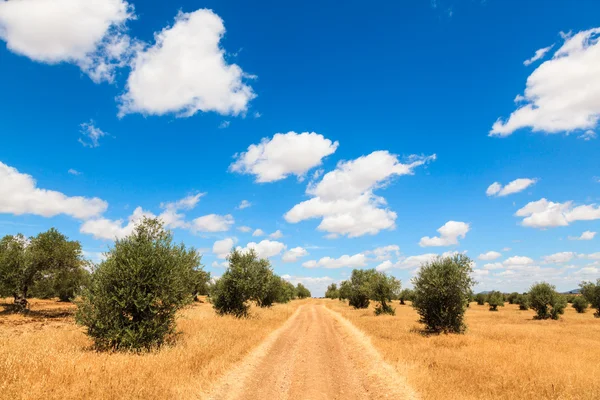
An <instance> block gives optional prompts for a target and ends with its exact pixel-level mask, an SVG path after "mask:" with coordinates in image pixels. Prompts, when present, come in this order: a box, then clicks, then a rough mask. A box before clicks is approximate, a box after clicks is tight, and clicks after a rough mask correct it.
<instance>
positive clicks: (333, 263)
mask: <svg viewBox="0 0 600 400" xmlns="http://www.w3.org/2000/svg"><path fill="white" fill-rule="evenodd" d="M367 262H368V260H367V256H365V255H364V254H362V253H358V254H355V255H353V256H349V255H343V256H341V257H339V258H331V257H323V258H321V259H320V260H319V261H316V260H310V261H307V262H305V263H302V266H303V267H304V268H344V267H347V268H361V267H365V266H366V265H367Z"/></svg>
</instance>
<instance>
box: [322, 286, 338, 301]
mask: <svg viewBox="0 0 600 400" xmlns="http://www.w3.org/2000/svg"><path fill="white" fill-rule="evenodd" d="M325 297H326V298H328V299H337V298H338V297H340V291H339V289H338V287H337V285H336V284H335V283H332V284H331V285H329V286H327V290H326V291H325Z"/></svg>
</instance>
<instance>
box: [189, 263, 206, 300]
mask: <svg viewBox="0 0 600 400" xmlns="http://www.w3.org/2000/svg"><path fill="white" fill-rule="evenodd" d="M199 262H201V259H200V260H199ZM209 284H210V272H207V271H205V270H203V269H194V270H192V273H191V275H190V281H189V287H190V289H189V291H190V294H191V295H192V297H193V298H194V301H198V296H206V295H208V293H209Z"/></svg>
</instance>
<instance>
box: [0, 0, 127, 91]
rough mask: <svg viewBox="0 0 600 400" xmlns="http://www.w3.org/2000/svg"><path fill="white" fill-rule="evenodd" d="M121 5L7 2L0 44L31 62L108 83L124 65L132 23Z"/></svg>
mask: <svg viewBox="0 0 600 400" xmlns="http://www.w3.org/2000/svg"><path fill="white" fill-rule="evenodd" d="M134 18H135V17H134V14H133V7H132V6H130V5H129V4H128V3H127V2H126V1H123V0H94V1H81V0H52V1H47V0H17V1H15V0H12V1H1V2H0V39H2V40H4V41H5V42H6V45H7V47H8V49H9V50H11V51H13V52H15V53H17V54H21V55H24V56H27V57H29V58H30V59H32V60H35V61H39V62H43V63H48V64H58V63H61V62H69V63H73V64H76V65H78V66H79V67H80V68H81V69H82V70H83V71H84V72H85V73H87V74H88V75H89V76H90V77H91V78H92V80H94V81H95V82H100V81H103V80H106V81H109V82H112V80H113V79H114V72H115V69H116V68H117V67H121V66H123V65H124V64H125V63H126V60H127V56H128V49H130V48H131V46H132V44H131V40H130V38H129V37H128V36H127V35H126V34H125V33H124V32H125V24H126V23H127V21H128V20H131V19H134Z"/></svg>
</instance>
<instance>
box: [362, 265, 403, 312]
mask: <svg viewBox="0 0 600 400" xmlns="http://www.w3.org/2000/svg"><path fill="white" fill-rule="evenodd" d="M369 286H370V294H369V297H370V298H371V299H372V300H374V301H377V302H379V304H377V306H375V315H380V314H390V315H395V314H396V311H395V310H394V309H393V308H392V306H390V305H389V304H388V301H390V302H391V300H392V298H394V297H396V296H397V295H398V293H399V292H400V288H401V283H400V281H399V280H397V279H396V278H394V277H393V276H388V275H386V274H385V273H384V272H378V271H375V270H373V272H372V275H371V281H370V282H369Z"/></svg>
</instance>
